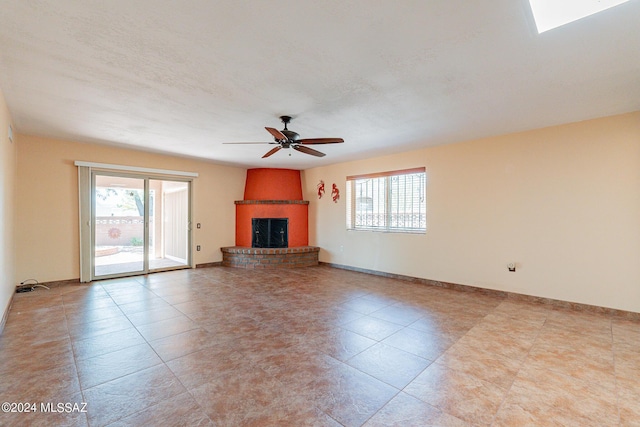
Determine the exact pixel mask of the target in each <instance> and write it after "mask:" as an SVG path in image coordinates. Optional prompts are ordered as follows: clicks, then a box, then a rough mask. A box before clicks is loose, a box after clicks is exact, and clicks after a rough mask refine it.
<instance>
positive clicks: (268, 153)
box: [262, 145, 282, 159]
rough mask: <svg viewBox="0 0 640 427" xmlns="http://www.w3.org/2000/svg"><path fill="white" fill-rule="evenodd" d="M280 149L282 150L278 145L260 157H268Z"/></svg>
mask: <svg viewBox="0 0 640 427" xmlns="http://www.w3.org/2000/svg"><path fill="white" fill-rule="evenodd" d="M280 150H282V147H281V146H279V145H278V146H277V147H276V148H272V149H271V150H269V152H267V154H265V155H264V156H262V158H263V159H264V158H265V157H269V156H270V155H272V154H275V153H277V152H278V151H280Z"/></svg>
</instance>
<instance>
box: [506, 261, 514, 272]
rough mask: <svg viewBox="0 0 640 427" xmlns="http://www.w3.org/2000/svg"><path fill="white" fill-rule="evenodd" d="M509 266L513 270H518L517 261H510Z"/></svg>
mask: <svg viewBox="0 0 640 427" xmlns="http://www.w3.org/2000/svg"><path fill="white" fill-rule="evenodd" d="M507 268H508V269H509V271H511V272H513V271H516V263H515V262H510V263H509V264H507Z"/></svg>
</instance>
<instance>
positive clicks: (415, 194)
mask: <svg viewBox="0 0 640 427" xmlns="http://www.w3.org/2000/svg"><path fill="white" fill-rule="evenodd" d="M426 182H427V178H426V173H425V168H416V169H407V170H401V171H392V172H382V173H375V174H368V175H355V176H348V177H347V229H349V230H374V231H392V232H409V233H424V232H426V230H427V201H426Z"/></svg>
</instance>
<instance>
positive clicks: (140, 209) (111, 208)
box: [93, 173, 148, 278]
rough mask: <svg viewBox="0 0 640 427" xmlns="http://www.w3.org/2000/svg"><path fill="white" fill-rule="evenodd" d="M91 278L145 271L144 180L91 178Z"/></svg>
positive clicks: (109, 176)
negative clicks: (92, 186) (92, 187)
mask: <svg viewBox="0 0 640 427" xmlns="http://www.w3.org/2000/svg"><path fill="white" fill-rule="evenodd" d="M93 184H94V189H93V196H94V197H93V198H94V200H93V202H94V204H93V212H94V217H93V276H94V277H95V278H98V277H102V276H114V275H125V274H134V273H142V272H144V270H145V265H144V264H145V262H144V260H145V249H146V246H147V245H146V244H145V242H147V240H148V239H146V238H145V237H146V236H145V235H146V233H145V224H146V221H145V199H146V197H145V180H144V179H141V178H130V177H124V176H116V175H106V174H98V173H95V174H94V179H93Z"/></svg>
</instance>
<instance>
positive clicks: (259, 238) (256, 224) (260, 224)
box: [251, 218, 289, 248]
mask: <svg viewBox="0 0 640 427" xmlns="http://www.w3.org/2000/svg"><path fill="white" fill-rule="evenodd" d="M251 230H252V231H251V247H252V248H287V247H289V238H288V231H289V219H287V218H252V219H251Z"/></svg>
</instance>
